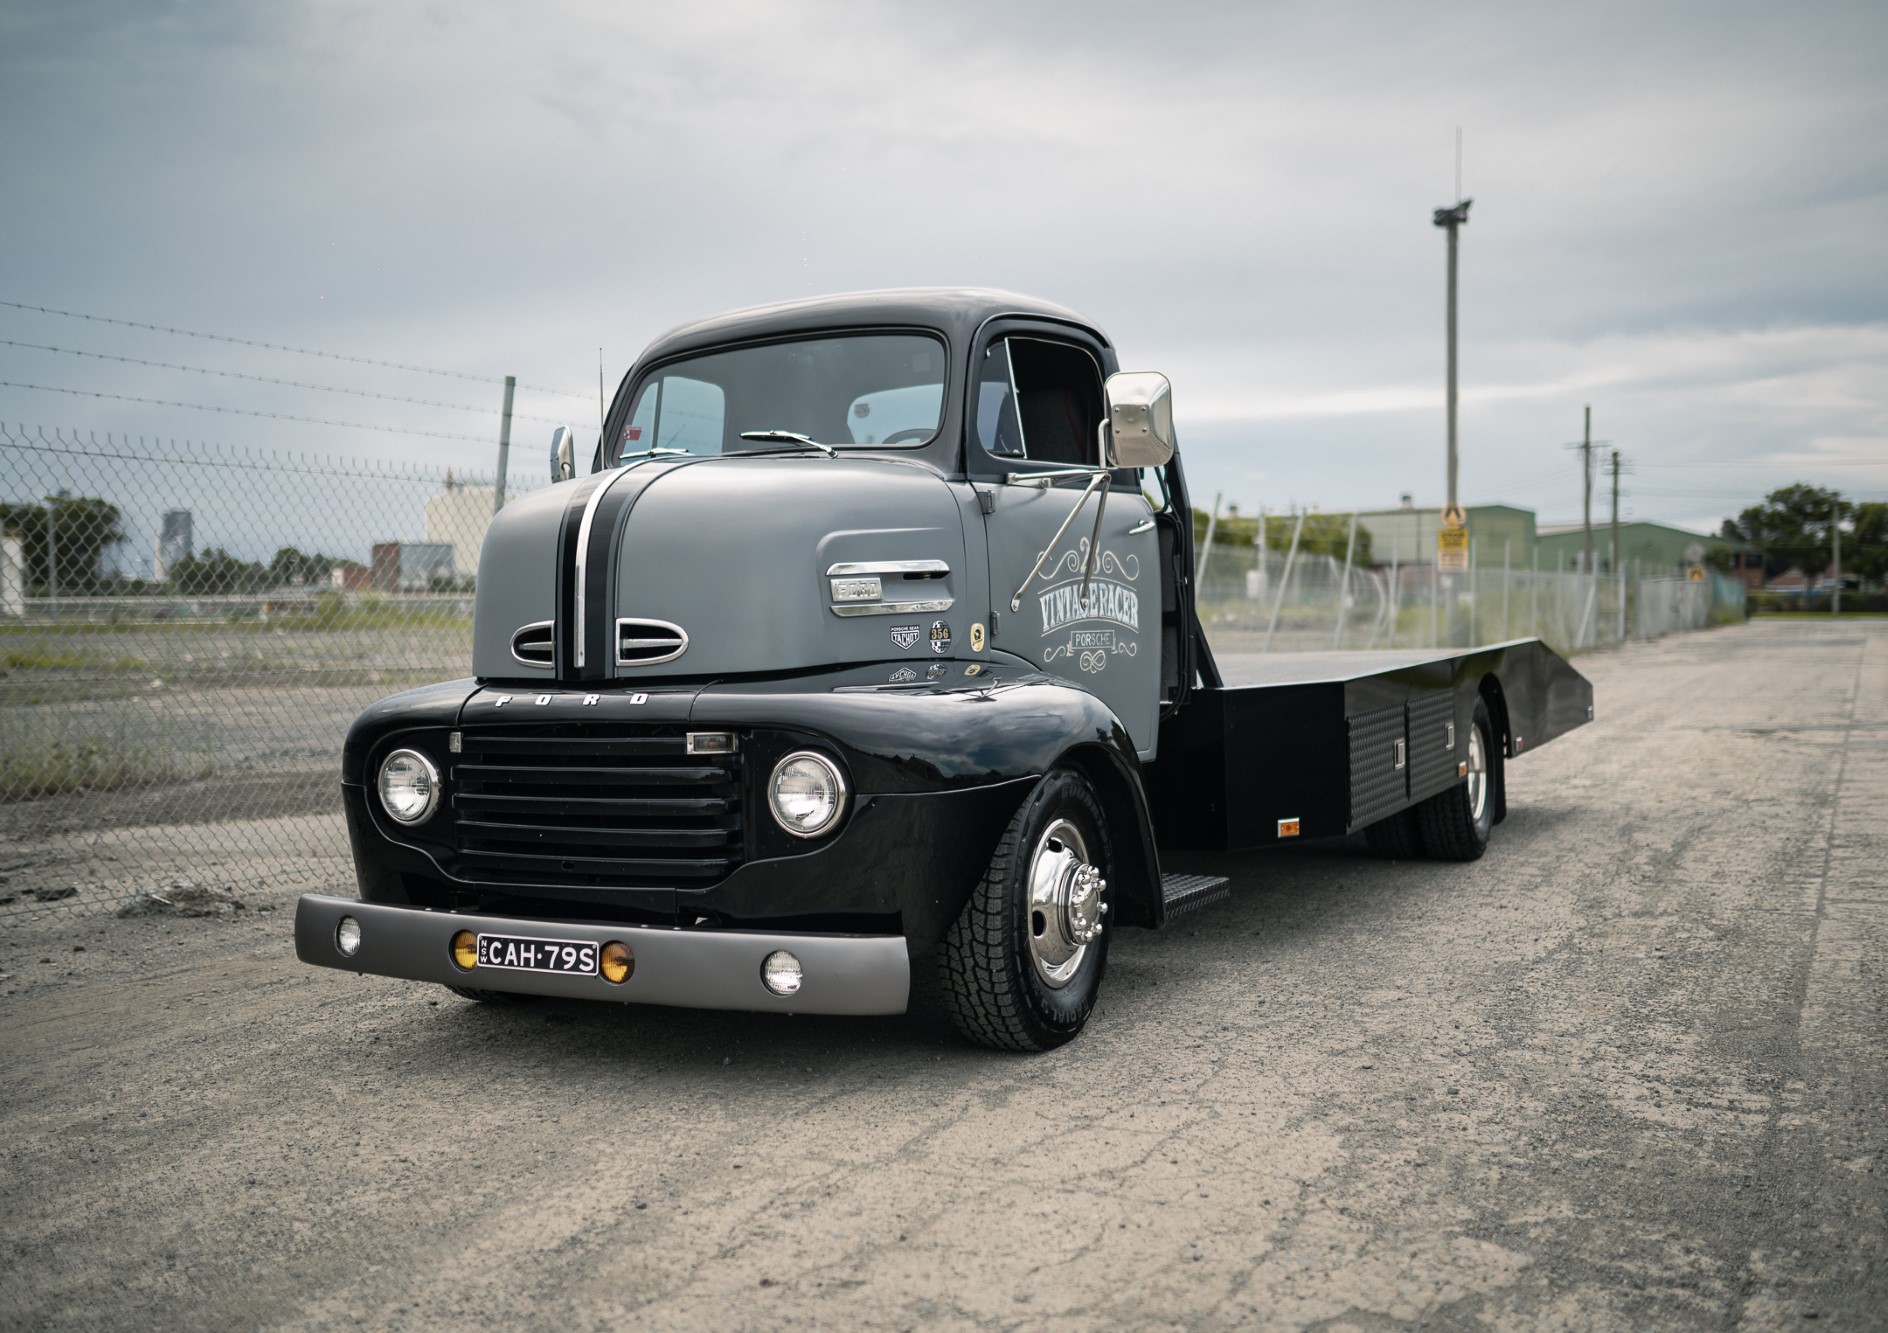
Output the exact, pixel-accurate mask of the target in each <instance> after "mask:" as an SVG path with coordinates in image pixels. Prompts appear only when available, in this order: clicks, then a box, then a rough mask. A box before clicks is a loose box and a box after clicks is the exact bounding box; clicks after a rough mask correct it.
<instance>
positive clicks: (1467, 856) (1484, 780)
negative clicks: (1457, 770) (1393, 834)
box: [1416, 698, 1501, 861]
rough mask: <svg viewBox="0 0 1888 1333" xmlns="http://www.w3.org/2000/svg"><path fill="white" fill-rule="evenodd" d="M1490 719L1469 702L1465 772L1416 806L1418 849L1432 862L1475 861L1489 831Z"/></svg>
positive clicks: (1483, 707)
mask: <svg viewBox="0 0 1888 1333" xmlns="http://www.w3.org/2000/svg"><path fill="white" fill-rule="evenodd" d="M1500 762H1501V756H1500V754H1499V753H1498V752H1497V751H1496V750H1495V728H1494V723H1493V722H1492V721H1491V720H1490V719H1489V716H1488V705H1487V704H1486V703H1484V702H1482V700H1481V699H1480V698H1477V699H1476V700H1475V720H1474V723H1473V724H1472V725H1471V726H1470V727H1469V729H1468V775H1467V776H1466V777H1464V778H1463V779H1462V781H1460V782H1458V783H1456V785H1455V786H1453V787H1451V788H1449V790H1447V791H1445V792H1438V793H1437V794H1436V795H1434V796H1431V797H1430V798H1429V799H1428V800H1426V801H1424V802H1422V803H1421V804H1420V805H1418V806H1416V823H1417V826H1418V827H1419V828H1420V829H1421V830H1422V840H1423V850H1425V851H1426V852H1428V853H1429V855H1431V856H1433V857H1434V858H1435V859H1436V860H1438V861H1478V860H1480V859H1481V855H1482V853H1483V852H1485V851H1487V850H1488V839H1489V837H1490V836H1491V835H1492V834H1493V833H1494V831H1495V790H1494V779H1495V765H1496V764H1498V763H1500Z"/></svg>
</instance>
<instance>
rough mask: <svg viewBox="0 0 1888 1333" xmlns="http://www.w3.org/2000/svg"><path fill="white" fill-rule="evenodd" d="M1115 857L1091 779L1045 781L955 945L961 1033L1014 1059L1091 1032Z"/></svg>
mask: <svg viewBox="0 0 1888 1333" xmlns="http://www.w3.org/2000/svg"><path fill="white" fill-rule="evenodd" d="M1110 864H1111V852H1110V848H1109V844H1108V835H1107V831H1106V827H1105V826H1104V824H1103V822H1102V816H1101V803H1100V802H1099V801H1098V800H1097V799H1096V797H1095V789H1094V788H1093V787H1092V786H1090V785H1089V782H1088V779H1086V778H1084V777H1082V776H1081V774H1079V773H1075V772H1072V771H1071V770H1068V769H1056V770H1055V771H1054V772H1052V773H1050V774H1049V775H1048V776H1047V777H1045V778H1044V779H1043V780H1042V781H1041V782H1040V783H1038V784H1037V786H1036V789H1035V791H1033V792H1031V793H1030V794H1029V797H1028V799H1027V800H1025V801H1024V802H1023V805H1022V808H1021V809H1019V810H1018V811H1017V812H1016V816H1015V818H1013V819H1012V820H1011V821H1010V826H1009V828H1008V829H1007V830H1005V831H1004V834H1003V839H1002V841H1001V842H999V843H998V844H997V848H996V853H995V854H994V855H993V856H992V857H991V858H990V866H989V868H988V869H987V870H986V871H985V872H984V875H983V878H982V880H981V881H979V882H978V884H977V887H976V889H975V890H974V891H973V892H972V893H971V895H970V901H969V902H968V903H966V904H965V905H964V910H963V912H962V914H961V915H959V916H958V918H957V920H956V921H955V922H954V923H953V924H952V926H951V928H950V930H949V932H947V933H946V935H945V936H944V943H943V946H942V948H941V949H940V950H939V968H940V972H941V974H942V979H943V982H944V993H945V999H946V1001H947V1002H948V1004H949V1006H950V1011H951V1018H952V1020H953V1021H954V1022H955V1023H956V1025H957V1030H958V1031H959V1032H961V1033H963V1034H964V1036H966V1037H968V1038H969V1039H970V1040H971V1041H974V1042H976V1043H978V1044H979V1045H983V1046H991V1047H995V1048H996V1049H998V1050H1005V1051H1046V1050H1049V1049H1051V1048H1053V1047H1056V1046H1060V1045H1061V1044H1062V1043H1063V1042H1065V1041H1068V1040H1069V1039H1070V1038H1072V1037H1074V1036H1075V1035H1076V1034H1077V1033H1078V1032H1080V1031H1081V1030H1082V1026H1083V1024H1085V1023H1087V1022H1088V1016H1089V1014H1090V1013H1092V1012H1093V1011H1094V1008H1095V997H1096V996H1097V994H1099V992H1100V989H1101V977H1102V973H1103V971H1104V970H1105V969H1106V966H1107V961H1108V932H1107V931H1106V930H1105V929H1104V925H1105V919H1106V916H1107V913H1108V901H1107V893H1108V881H1107V878H1106V875H1107V871H1108V867H1109V865H1110Z"/></svg>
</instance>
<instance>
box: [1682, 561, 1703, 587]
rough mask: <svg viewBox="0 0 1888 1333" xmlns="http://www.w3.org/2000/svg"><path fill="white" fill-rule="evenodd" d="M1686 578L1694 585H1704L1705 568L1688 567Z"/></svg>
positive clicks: (1701, 566) (1700, 566)
mask: <svg viewBox="0 0 1888 1333" xmlns="http://www.w3.org/2000/svg"><path fill="white" fill-rule="evenodd" d="M1685 577H1686V578H1687V579H1690V580H1691V581H1692V582H1693V583H1703V582H1704V566H1703V565H1692V566H1690V567H1688V568H1687V569H1686V570H1685Z"/></svg>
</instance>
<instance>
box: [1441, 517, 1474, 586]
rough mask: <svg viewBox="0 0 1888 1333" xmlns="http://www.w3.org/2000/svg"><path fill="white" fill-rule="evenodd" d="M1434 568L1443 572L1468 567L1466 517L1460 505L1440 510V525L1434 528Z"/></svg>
mask: <svg viewBox="0 0 1888 1333" xmlns="http://www.w3.org/2000/svg"><path fill="white" fill-rule="evenodd" d="M1436 568H1437V569H1439V570H1441V571H1442V572H1443V573H1445V574H1460V573H1463V572H1465V571H1466V570H1467V569H1468V518H1467V515H1465V514H1464V513H1463V512H1462V508H1461V506H1460V505H1451V506H1450V507H1449V508H1447V509H1445V510H1443V511H1442V526H1441V527H1439V528H1437V529H1436Z"/></svg>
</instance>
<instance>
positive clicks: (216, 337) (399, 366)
mask: <svg viewBox="0 0 1888 1333" xmlns="http://www.w3.org/2000/svg"><path fill="white" fill-rule="evenodd" d="M0 306H7V307H9V308H11V309H13V310H30V311H32V312H34V313H35V314H41V315H59V316H61V317H62V318H65V319H83V320H87V321H89V322H91V323H93V324H116V325H118V326H119V327H120V328H127V329H145V330H148V331H149V332H152V333H174V334H177V335H178V336H179V337H183V338H204V339H207V340H208V341H210V342H219V343H234V344H236V345H238V346H240V347H262V348H267V349H268V350H269V351H271V352H293V353H295V355H297V356H319V357H325V358H327V359H328V360H330V361H352V362H354V363H355V364H357V365H363V366H380V367H382V368H384V369H387V370H410V371H412V372H414V373H415V374H418V375H443V376H445V377H446V378H448V379H456V380H472V381H473V382H475V383H478V384H503V383H504V382H505V381H504V377H503V376H502V375H500V376H494V375H470V374H467V373H466V372H465V371H463V370H440V369H437V368H436V367H433V366H415V365H410V364H408V363H406V362H403V361H380V360H376V359H375V358H374V357H371V356H352V355H350V354H348V353H346V352H323V351H320V350H319V349H317V348H313V347H294V346H291V345H290V344H288V343H271V342H262V341H260V340H258V339H255V338H236V337H231V336H230V335H229V334H226V333H198V332H196V331H195V330H192V329H179V328H173V327H171V326H170V325H168V324H145V323H143V322H141V321H139V320H135V319H114V318H112V317H111V316H110V315H86V314H81V313H80V312H79V311H76V310H55V309H53V308H52V307H51V306H44V305H28V304H26V303H25V302H23V301H7V300H0ZM518 387H519V388H520V389H529V390H530V391H531V392H533V393H549V394H555V395H557V396H558V397H560V398H584V399H587V398H589V397H590V395H589V393H587V392H579V391H577V390H574V389H553V388H550V387H548V386H546V385H543V384H524V383H520V384H519V385H518Z"/></svg>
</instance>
